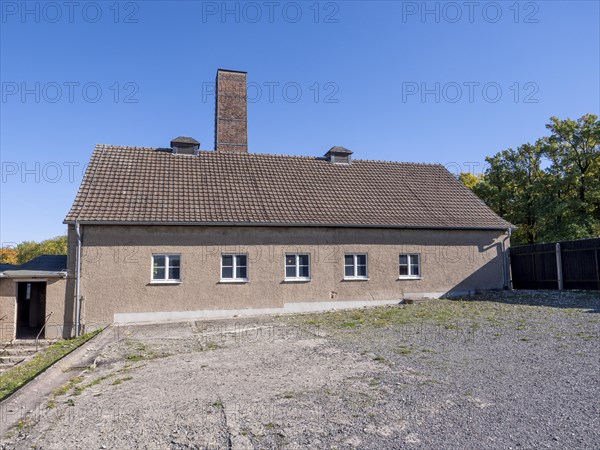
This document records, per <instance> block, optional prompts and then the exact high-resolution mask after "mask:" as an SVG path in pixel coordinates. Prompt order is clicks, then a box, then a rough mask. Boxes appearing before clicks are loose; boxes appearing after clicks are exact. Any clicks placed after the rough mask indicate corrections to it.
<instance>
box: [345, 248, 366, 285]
mask: <svg viewBox="0 0 600 450" xmlns="http://www.w3.org/2000/svg"><path fill="white" fill-rule="evenodd" d="M346 256H352V267H353V268H354V270H353V272H354V275H346ZM359 256H364V257H365V272H366V273H365V275H364V276H363V275H357V273H358V263H357V261H358V257H359ZM343 266H344V280H368V279H369V255H368V253H346V254H344V264H343Z"/></svg>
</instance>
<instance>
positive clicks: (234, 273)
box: [221, 255, 248, 281]
mask: <svg viewBox="0 0 600 450" xmlns="http://www.w3.org/2000/svg"><path fill="white" fill-rule="evenodd" d="M221 281H248V256H247V255H221Z"/></svg>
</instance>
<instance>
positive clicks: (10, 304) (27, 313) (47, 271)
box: [0, 255, 74, 342]
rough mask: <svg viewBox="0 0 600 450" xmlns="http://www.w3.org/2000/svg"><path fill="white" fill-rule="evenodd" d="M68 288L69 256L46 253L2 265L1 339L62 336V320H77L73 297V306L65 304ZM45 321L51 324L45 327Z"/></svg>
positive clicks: (0, 290)
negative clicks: (24, 260) (22, 262)
mask: <svg viewBox="0 0 600 450" xmlns="http://www.w3.org/2000/svg"><path fill="white" fill-rule="evenodd" d="M66 291H67V257H66V256H61V255H43V256H38V257H37V258H34V259H32V260H31V261H29V262H26V263H25V264H21V265H19V266H12V265H9V264H2V265H0V319H2V320H0V327H1V328H0V342H3V341H11V340H13V339H15V338H16V339H33V338H36V337H37V336H40V337H42V338H57V337H62V336H63V335H64V332H65V330H64V327H63V324H64V323H68V324H69V325H72V324H73V320H74V317H73V312H72V305H73V300H71V303H70V305H71V307H70V308H69V307H66V304H65V300H66V297H65V295H66ZM45 323H51V325H50V326H48V325H47V328H45V329H44V330H42V327H43V325H44V324H45ZM70 329H71V327H70V326H69V327H68V330H67V335H68V334H69V332H70Z"/></svg>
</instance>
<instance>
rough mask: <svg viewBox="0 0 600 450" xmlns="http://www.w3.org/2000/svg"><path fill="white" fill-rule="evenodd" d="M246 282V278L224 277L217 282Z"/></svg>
mask: <svg viewBox="0 0 600 450" xmlns="http://www.w3.org/2000/svg"><path fill="white" fill-rule="evenodd" d="M247 282H248V278H238V279H235V278H226V279H222V280H220V281H219V283H226V284H244V283H247Z"/></svg>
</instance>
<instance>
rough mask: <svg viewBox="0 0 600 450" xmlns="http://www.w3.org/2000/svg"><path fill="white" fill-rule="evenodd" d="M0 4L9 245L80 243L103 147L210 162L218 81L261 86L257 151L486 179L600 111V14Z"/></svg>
mask: <svg viewBox="0 0 600 450" xmlns="http://www.w3.org/2000/svg"><path fill="white" fill-rule="evenodd" d="M0 6H1V14H2V16H1V18H0V27H1V31H0V51H1V55H0V79H1V82H2V85H1V90H2V92H1V94H2V98H1V99H0V101H1V103H0V149H1V162H2V179H1V180H0V181H1V184H0V189H1V191H0V202H1V203H0V215H1V217H0V241H1V243H2V245H7V244H8V245H10V244H12V243H18V242H21V241H23V240H42V239H45V238H48V237H52V236H55V235H59V234H63V233H65V232H66V226H65V225H63V224H62V221H63V219H64V217H65V215H66V213H67V211H68V210H69V208H70V205H71V203H72V201H73V199H74V197H75V194H76V192H77V188H78V187H79V183H80V181H81V178H82V173H83V169H84V167H85V164H86V163H87V161H88V160H89V157H90V155H91V153H92V150H93V148H94V146H95V145H96V144H98V143H104V144H118V145H131V146H149V147H161V146H162V147H164V146H168V144H169V142H170V140H171V139H172V138H174V137H177V136H180V135H184V136H192V137H194V138H196V139H197V140H199V141H200V142H201V143H202V145H201V148H202V149H212V148H213V140H214V134H213V133H214V130H213V128H214V96H213V95H212V94H211V93H212V89H213V86H214V78H215V74H216V70H217V68H226V69H236V70H244V71H247V72H248V82H249V92H248V95H249V97H250V103H249V132H248V134H249V148H250V151H251V152H258V153H278V154H297V155H314V156H321V155H323V154H324V153H325V152H326V151H327V150H328V149H329V148H330V147H332V146H334V145H343V146H345V147H347V148H349V149H351V150H353V151H354V157H355V158H359V159H382V160H394V161H415V162H439V163H442V164H446V165H447V166H448V168H449V169H450V170H452V171H453V172H457V171H458V170H465V171H468V170H475V171H480V170H481V169H482V167H483V164H484V159H485V157H486V156H489V155H492V154H494V153H496V152H498V151H500V150H503V149H505V148H510V147H516V146H518V145H520V144H522V143H526V142H528V141H535V140H536V139H537V138H538V137H541V136H543V135H545V134H547V133H546V129H545V124H546V123H547V122H548V119H549V118H550V117H551V116H558V117H561V118H566V117H570V118H577V117H580V116H582V115H583V114H585V113H588V112H591V113H594V114H598V112H599V109H600V94H599V84H600V81H599V80H600V56H599V55H600V48H599V46H600V34H599V29H600V9H599V2H598V1H579V2H578V1H539V2H515V1H507V2H503V1H500V2H427V3H423V2H421V1H419V2H391V1H390V2H374V1H370V2H359V1H339V2H314V1H309V2H286V1H273V2H267V1H259V2H228V3H223V2H220V1H218V2H193V1H187V2H178V1H170V2H159V1H137V2H136V1H133V2H118V3H117V2H115V1H108V2H86V1H79V2H63V1H58V2H35V1H34V2H22V1H4V0H3V1H2V2H0ZM473 163H475V164H479V166H474V165H473Z"/></svg>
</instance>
